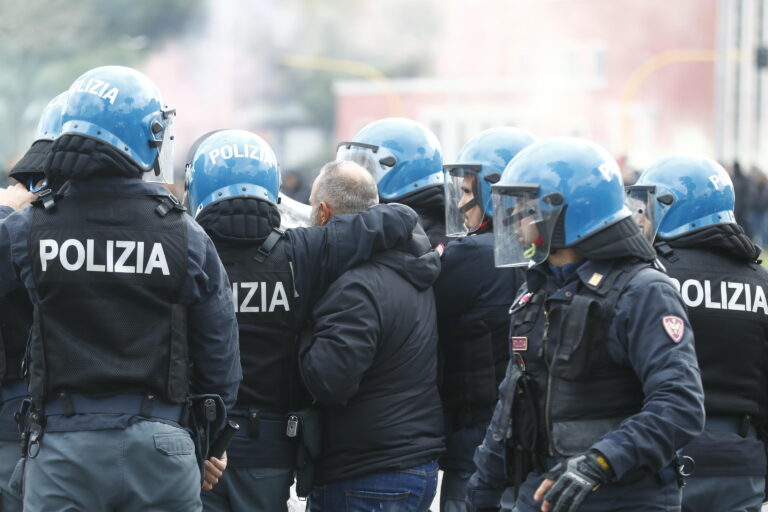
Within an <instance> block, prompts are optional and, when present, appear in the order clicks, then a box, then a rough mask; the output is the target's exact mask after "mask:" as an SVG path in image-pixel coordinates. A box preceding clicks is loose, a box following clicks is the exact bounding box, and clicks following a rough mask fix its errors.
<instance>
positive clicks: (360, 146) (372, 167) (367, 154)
mask: <svg viewBox="0 0 768 512" xmlns="http://www.w3.org/2000/svg"><path fill="white" fill-rule="evenodd" d="M336 161H339V162H341V161H350V162H355V163H356V164H358V165H360V166H361V167H363V168H364V169H366V170H367V171H368V172H369V173H371V176H373V179H374V180H375V181H376V183H378V182H379V181H381V178H383V177H384V175H385V174H387V173H388V172H389V171H391V170H392V169H393V168H394V167H395V165H397V158H396V157H395V154H394V153H392V152H391V151H390V150H389V149H387V148H384V147H381V146H374V145H373V144H364V143H362V142H339V145H338V146H337V148H336Z"/></svg>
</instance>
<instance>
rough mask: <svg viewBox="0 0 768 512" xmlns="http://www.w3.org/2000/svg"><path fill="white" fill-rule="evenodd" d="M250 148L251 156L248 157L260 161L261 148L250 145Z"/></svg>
mask: <svg viewBox="0 0 768 512" xmlns="http://www.w3.org/2000/svg"><path fill="white" fill-rule="evenodd" d="M249 147H250V148H251V154H250V155H248V158H253V159H254V160H258V159H259V153H260V151H259V146H250V145H249Z"/></svg>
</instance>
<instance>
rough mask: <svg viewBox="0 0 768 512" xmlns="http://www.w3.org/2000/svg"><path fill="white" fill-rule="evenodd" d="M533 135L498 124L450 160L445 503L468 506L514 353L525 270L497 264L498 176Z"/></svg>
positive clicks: (443, 349)
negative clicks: (513, 314) (512, 309)
mask: <svg viewBox="0 0 768 512" xmlns="http://www.w3.org/2000/svg"><path fill="white" fill-rule="evenodd" d="M533 141H534V138H533V136H532V135H531V134H530V133H528V132H526V131H524V130H520V129H518V128H507V127H503V128H492V129H490V130H486V131H484V132H482V133H480V134H478V135H476V136H475V137H473V138H472V139H470V140H469V141H468V142H467V143H466V144H465V145H464V147H463V148H462V149H461V151H459V154H458V156H457V157H456V163H455V164H451V165H444V166H443V169H444V172H445V225H446V229H447V234H448V235H449V236H458V237H462V238H458V239H456V240H454V241H452V242H450V243H449V244H448V245H447V246H446V247H445V252H444V254H443V258H442V270H441V272H440V277H438V279H437V281H436V282H435V285H434V290H435V304H436V306H437V320H438V329H439V334H440V343H439V346H440V358H441V365H440V367H441V368H442V372H441V375H440V386H441V394H442V399H443V407H444V411H445V421H446V437H447V450H446V453H445V454H444V455H443V456H442V458H441V459H440V467H441V469H442V470H443V483H442V488H441V491H440V501H441V504H440V508H441V510H443V511H446V512H454V511H465V510H468V506H467V504H466V499H465V496H466V486H467V481H468V480H469V477H470V476H471V475H472V473H473V472H474V470H475V465H474V463H473V462H472V455H473V454H474V453H475V448H476V447H477V446H478V445H479V444H480V443H481V442H482V441H483V436H484V435H485V429H486V428H487V427H488V422H489V421H490V419H491V414H492V413H493V407H494V405H495V404H496V401H497V400H498V387H499V384H500V383H501V379H502V378H503V377H504V369H505V368H506V366H507V361H508V360H509V348H508V344H507V336H508V331H509V316H508V313H507V312H508V310H509V305H510V304H511V303H512V301H513V300H514V298H515V293H516V291H517V289H518V288H519V287H520V285H521V284H522V271H520V270H519V269H513V268H498V269H497V268H494V266H493V204H492V202H491V184H492V183H496V182H497V181H498V180H499V178H501V174H502V173H503V172H504V168H505V167H506V166H507V163H509V161H510V160H511V159H512V157H513V156H515V155H516V154H517V153H518V152H519V151H520V150H521V149H523V148H524V147H525V146H527V145H529V144H531V143H532V142H533Z"/></svg>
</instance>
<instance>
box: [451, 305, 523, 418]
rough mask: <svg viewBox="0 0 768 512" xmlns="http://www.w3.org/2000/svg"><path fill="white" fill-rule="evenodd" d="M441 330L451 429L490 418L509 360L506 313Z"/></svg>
mask: <svg viewBox="0 0 768 512" xmlns="http://www.w3.org/2000/svg"><path fill="white" fill-rule="evenodd" d="M446 331H447V332H441V333H440V344H441V351H443V352H444V353H445V354H448V356H446V357H445V358H444V360H445V367H444V368H443V371H442V382H443V387H442V395H443V404H444V406H445V408H446V410H447V413H448V414H449V415H451V416H452V417H451V425H452V427H453V428H454V429H460V428H466V427H468V426H470V425H472V424H474V423H478V422H481V421H486V422H487V421H489V420H490V419H491V415H492V414H493V407H494V405H495V404H496V401H497V400H498V394H499V393H498V389H499V384H501V381H502V379H504V371H505V370H506V368H507V362H508V361H509V346H508V345H507V339H508V333H509V316H508V315H504V316H501V317H496V318H486V319H483V320H475V321H472V322H471V323H468V324H463V325H457V326H454V325H451V327H450V329H446Z"/></svg>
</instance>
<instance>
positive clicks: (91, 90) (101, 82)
mask: <svg viewBox="0 0 768 512" xmlns="http://www.w3.org/2000/svg"><path fill="white" fill-rule="evenodd" d="M91 82H93V85H91ZM102 85H106V84H105V83H104V80H99V79H98V78H94V79H92V80H88V94H95V95H96V96H99V91H98V89H99V88H100V87H101V86H102Z"/></svg>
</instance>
